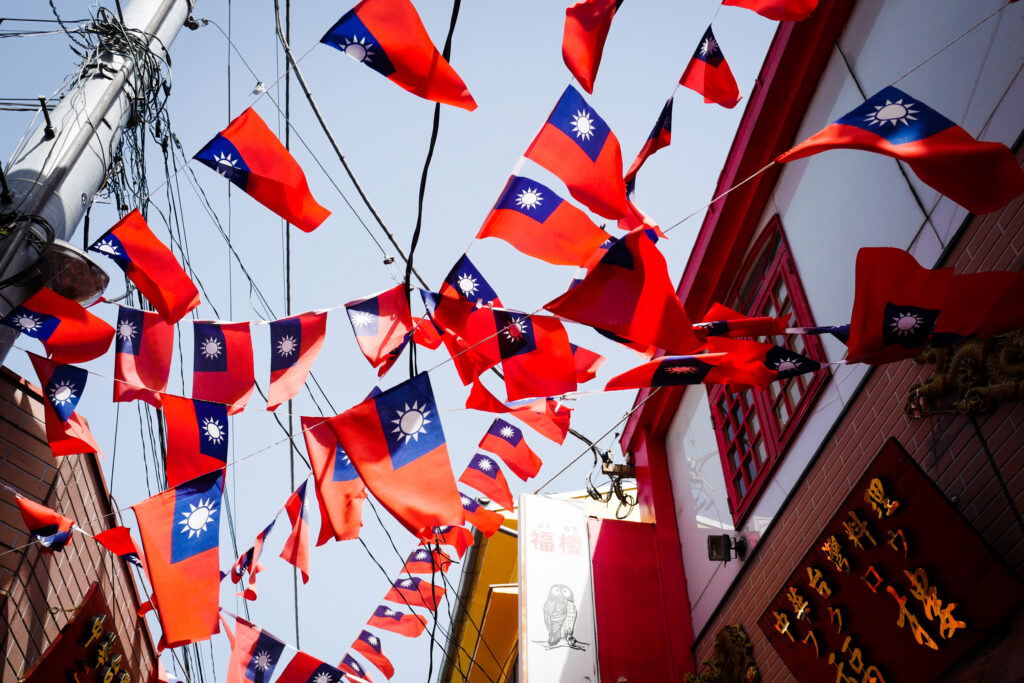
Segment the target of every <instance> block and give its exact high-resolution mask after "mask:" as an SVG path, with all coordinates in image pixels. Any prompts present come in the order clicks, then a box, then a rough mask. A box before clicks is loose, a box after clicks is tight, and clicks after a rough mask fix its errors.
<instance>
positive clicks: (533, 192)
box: [494, 176, 564, 223]
mask: <svg viewBox="0 0 1024 683" xmlns="http://www.w3.org/2000/svg"><path fill="white" fill-rule="evenodd" d="M563 201H564V200H563V199H562V198H561V197H559V196H558V195H557V194H555V193H554V191H552V190H551V189H550V188H548V187H547V186H545V185H541V184H540V183H538V182H537V181H536V180H530V179H529V178H524V177H522V176H512V178H511V179H510V180H509V183H508V185H507V186H506V187H505V191H504V192H502V194H501V197H499V198H498V202H497V204H496V205H495V207H494V208H496V209H508V210H510V211H517V212H519V213H521V214H523V215H524V216H529V217H530V218H532V219H533V220H535V221H537V222H538V223H543V222H544V221H546V220H547V219H548V217H550V216H551V214H552V213H554V211H555V209H557V208H558V207H559V206H561V204H562V202H563Z"/></svg>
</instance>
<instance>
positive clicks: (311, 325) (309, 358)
mask: <svg viewBox="0 0 1024 683" xmlns="http://www.w3.org/2000/svg"><path fill="white" fill-rule="evenodd" d="M326 335H327V313H326V312H322V313H314V312H312V311H311V312H309V313H302V314H301V315H296V316H292V317H290V318H284V319H283V320H275V321H273V322H271V323H270V389H269V390H268V391H267V410H275V409H276V408H277V407H278V406H279V405H281V404H282V403H284V402H285V401H288V400H290V399H292V398H294V396H295V395H296V394H298V393H299V390H300V389H302V387H303V385H305V383H306V377H307V376H308V375H309V371H310V368H312V367H313V363H314V362H316V357H317V356H318V355H320V348H321V347H322V346H323V345H324V337H325V336H326Z"/></svg>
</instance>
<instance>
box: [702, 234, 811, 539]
mask: <svg viewBox="0 0 1024 683" xmlns="http://www.w3.org/2000/svg"><path fill="white" fill-rule="evenodd" d="M726 302H727V305H728V306H729V307H730V308H734V309H735V310H737V311H740V312H741V313H745V314H747V315H750V316H775V317H777V316H782V315H786V314H791V318H790V325H791V326H794V327H797V326H813V325H814V321H813V320H812V319H811V314H810V308H809V307H808V305H807V299H806V297H805V296H804V291H803V286H802V285H801V284H800V278H799V276H798V275H797V272H796V266H795V264H794V262H793V256H792V254H791V253H790V251H789V245H788V244H787V243H786V238H785V235H783V233H782V225H781V224H780V223H779V219H778V216H776V217H774V218H773V219H772V221H771V223H770V224H769V225H768V227H767V228H766V229H765V231H764V233H763V234H762V236H761V238H760V239H759V244H758V245H757V248H756V249H755V250H754V251H753V252H752V256H751V257H749V258H748V259H747V261H746V263H744V264H743V267H742V268H741V269H740V271H739V276H738V277H737V279H736V281H735V282H734V284H733V286H732V289H731V291H730V292H729V295H728V296H727V297H726ZM758 341H762V342H767V343H772V344H776V345H777V346H782V347H784V348H787V349H790V350H791V351H795V352H796V353H799V354H802V355H804V356H807V357H809V358H812V359H814V360H818V361H824V360H825V351H824V349H823V348H822V345H821V341H820V340H819V339H818V338H817V337H815V336H804V335H799V334H791V335H785V336H778V337H771V338H768V337H763V338H760V339H758ZM828 377H829V372H828V370H827V369H824V368H823V369H822V370H819V371H818V372H815V373H813V374H806V375H797V376H796V377H790V378H789V379H786V380H783V381H781V382H773V383H772V384H771V385H770V386H769V388H768V389H767V390H766V391H760V390H758V389H747V390H745V391H741V392H738V393H737V392H733V391H731V390H730V389H729V388H727V387H724V386H720V385H719V386H714V385H712V386H709V394H710V396H709V399H710V400H709V402H710V404H711V415H712V419H713V421H714V424H715V433H716V435H717V437H718V450H719V453H720V454H721V457H722V468H723V470H724V471H725V481H726V487H727V488H728V490H729V491H728V492H729V505H730V508H731V510H732V514H733V519H734V521H735V522H736V526H737V527H739V525H740V523H741V521H742V519H743V518H744V517H745V516H746V514H747V512H748V511H749V510H750V508H751V507H752V506H753V504H754V502H755V501H756V500H757V497H758V496H759V494H760V492H761V489H762V488H763V487H764V485H765V483H766V482H767V481H768V478H769V473H770V472H771V471H772V469H773V468H774V467H775V465H776V464H778V462H779V461H780V460H781V459H782V456H783V454H784V453H785V450H786V447H787V446H788V445H789V444H790V442H791V441H792V440H793V437H794V436H795V435H796V433H797V430H798V429H799V428H800V425H801V423H802V422H803V419H804V418H805V417H806V415H807V414H808V412H809V409H810V406H811V405H812V404H813V403H814V399H815V398H816V397H817V396H818V394H819V393H820V392H821V390H822V389H823V388H824V385H825V382H826V380H827V379H828Z"/></svg>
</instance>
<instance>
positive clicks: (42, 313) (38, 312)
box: [0, 287, 114, 363]
mask: <svg viewBox="0 0 1024 683" xmlns="http://www.w3.org/2000/svg"><path fill="white" fill-rule="evenodd" d="M0 323H2V324H4V325H7V326H8V327H13V328H14V329H16V330H17V331H18V332H21V333H23V334H26V335H28V336H29V337H34V338H36V339H38V340H39V341H41V342H42V343H43V348H45V349H46V353H47V355H49V356H50V360H52V361H54V362H57V363H83V362H85V361H87V360H92V359H93V358H99V357H100V356H102V355H103V354H104V353H106V352H107V349H108V348H110V341H111V340H112V339H113V338H114V328H113V327H111V326H110V325H108V324H107V323H105V322H103V321H102V320H100V319H99V318H97V317H96V316H94V315H93V314H92V313H89V312H88V311H87V310H85V309H84V308H82V307H81V306H80V305H78V303H77V302H75V301H72V300H71V299H65V298H64V297H62V296H61V295H60V294H57V293H56V292H54V291H53V290H52V289H49V288H47V287H43V288H42V289H40V290H39V291H38V292H36V293H35V294H33V295H32V296H31V297H30V298H29V300H28V301H26V302H25V303H23V304H22V305H20V306H15V307H14V308H13V309H11V311H10V313H8V314H7V315H5V316H4V317H3V318H0Z"/></svg>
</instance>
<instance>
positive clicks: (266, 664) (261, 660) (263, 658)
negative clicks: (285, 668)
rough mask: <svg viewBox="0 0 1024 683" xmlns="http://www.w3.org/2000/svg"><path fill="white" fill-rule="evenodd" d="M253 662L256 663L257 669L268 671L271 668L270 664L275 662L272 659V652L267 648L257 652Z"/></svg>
mask: <svg viewBox="0 0 1024 683" xmlns="http://www.w3.org/2000/svg"><path fill="white" fill-rule="evenodd" d="M253 663H254V664H255V665H256V670H257V671H266V670H267V669H269V668H270V665H271V664H273V662H272V661H270V653H269V652H267V651H266V650H260V651H259V652H257V653H256V654H255V656H253Z"/></svg>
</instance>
